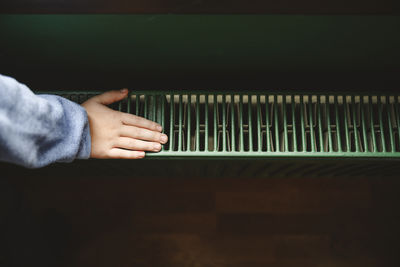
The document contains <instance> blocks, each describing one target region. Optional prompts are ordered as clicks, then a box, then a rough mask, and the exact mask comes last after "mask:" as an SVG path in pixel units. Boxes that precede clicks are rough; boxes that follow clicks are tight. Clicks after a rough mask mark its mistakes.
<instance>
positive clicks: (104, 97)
mask: <svg viewBox="0 0 400 267" xmlns="http://www.w3.org/2000/svg"><path fill="white" fill-rule="evenodd" d="M127 93H128V89H121V90H113V91H108V92H105V93H103V94H101V95H98V96H96V97H94V99H93V100H95V101H96V102H97V103H100V104H103V105H109V104H112V103H114V102H117V101H119V100H122V99H124V98H125V97H126V95H127Z"/></svg>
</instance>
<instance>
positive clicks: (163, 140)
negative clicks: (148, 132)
mask: <svg viewBox="0 0 400 267" xmlns="http://www.w3.org/2000/svg"><path fill="white" fill-rule="evenodd" d="M160 140H161V142H162V143H166V142H167V141H168V136H167V135H165V134H162V135H161V137H160Z"/></svg>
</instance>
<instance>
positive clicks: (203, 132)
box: [55, 90, 400, 158]
mask: <svg viewBox="0 0 400 267" xmlns="http://www.w3.org/2000/svg"><path fill="white" fill-rule="evenodd" d="M55 93H56V94H59V95H61V96H63V97H66V98H68V99H71V100H73V101H76V102H78V103H81V102H83V101H85V100H87V99H88V98H89V97H91V96H93V95H95V94H96V93H95V92H83V91H82V92H62V91H57V92H55ZM112 108H114V109H116V110H119V111H122V112H128V113H131V114H135V115H138V116H142V117H145V118H147V119H150V120H153V121H157V122H158V123H160V124H161V125H162V126H163V128H164V132H165V133H166V134H167V135H168V136H169V138H170V140H169V142H168V143H167V144H165V145H164V146H163V148H162V151H161V152H159V153H148V156H149V157H168V158H176V157H198V158H200V157H220V158H231V157H256V158H257V157H259V158H267V157H269V158H271V157H332V158H334V157H360V158H364V157H369V158H376V157H383V158H400V135H399V132H400V111H399V96H397V95H377V94H360V95H354V94H337V93H336V94H329V93H324V94H313V93H299V92H293V93H288V92H287V91H285V93H282V92H280V93H279V92H270V91H257V92H250V91H246V92H237V91H201V90H196V91H184V90H181V91H172V92H166V91H149V90H146V91H133V92H130V94H129V97H128V98H126V99H125V100H123V101H121V102H119V103H117V104H114V105H113V106H112Z"/></svg>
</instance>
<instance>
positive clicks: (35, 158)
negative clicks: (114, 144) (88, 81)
mask: <svg viewBox="0 0 400 267" xmlns="http://www.w3.org/2000/svg"><path fill="white" fill-rule="evenodd" d="M90 142H91V140H90V131H89V124H88V119H87V114H86V111H85V109H84V108H82V107H81V106H79V105H78V104H75V103H73V102H71V101H69V100H67V99H64V98H61V97H58V96H52V95H35V94H33V93H32V92H31V91H30V90H29V88H27V87H26V86H25V85H23V84H20V83H18V82H17V81H15V80H14V79H11V78H8V77H5V76H0V160H1V161H7V162H13V163H16V164H19V165H23V166H26V167H30V168H37V167H42V166H45V165H48V164H50V163H53V162H56V161H63V162H70V161H72V160H74V159H75V158H88V157H89V155H90Z"/></svg>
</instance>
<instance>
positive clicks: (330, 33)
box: [0, 15, 400, 89]
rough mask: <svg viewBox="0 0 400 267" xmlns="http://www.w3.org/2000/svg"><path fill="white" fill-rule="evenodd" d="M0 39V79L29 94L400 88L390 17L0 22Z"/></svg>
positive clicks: (399, 53) (397, 22)
mask: <svg viewBox="0 0 400 267" xmlns="http://www.w3.org/2000/svg"><path fill="white" fill-rule="evenodd" d="M0 30H1V37H0V38H1V42H0V53H1V54H0V60H1V61H0V73H5V74H10V75H13V76H17V78H18V79H20V80H22V81H24V82H27V83H29V84H32V85H33V86H35V87H40V88H35V89H57V88H64V89H65V88H67V89H68V88H75V89H79V86H84V87H86V88H87V89H92V88H91V87H92V86H93V87H100V89H103V88H104V89H107V88H109V87H113V86H116V87H118V86H128V87H135V86H137V85H139V86H146V85H150V86H160V87H162V84H163V82H164V84H165V86H170V87H173V86H174V85H179V82H180V81H186V84H185V86H190V84H193V86H194V87H196V86H213V81H219V83H218V82H216V83H215V85H217V86H220V85H221V84H224V83H223V82H224V81H225V84H226V85H227V86H229V82H228V81H231V82H232V81H235V80H238V81H239V80H240V81H243V84H244V85H245V84H246V82H248V83H249V84H251V83H252V82H254V81H255V80H257V81H260V84H261V85H263V84H265V85H266V86H269V85H273V86H279V85H280V84H281V85H282V86H296V81H297V83H298V85H299V86H303V87H304V86H307V83H309V84H310V85H312V84H313V82H314V83H315V85H318V86H324V85H325V86H327V87H329V86H331V85H335V84H336V83H338V81H340V83H342V84H343V85H344V86H345V85H346V84H345V83H346V81H348V82H350V84H351V83H357V81H360V80H363V82H361V81H360V84H362V83H365V84H370V83H369V82H368V80H371V79H372V80H374V81H375V80H376V81H375V82H379V81H382V79H383V80H385V79H386V83H387V84H386V85H389V83H390V82H391V84H390V85H394V86H396V84H397V85H399V84H398V83H397V80H396V79H397V77H396V76H400V17H396V16H301V15H1V16H0ZM397 71H398V72H397ZM396 73H399V75H396ZM49 75H50V76H51V77H50V78H48V79H47V78H46V77H48V76H49ZM374 75H375V76H376V77H375V78H374V77H372V76H374ZM372 80H371V82H373V81H372ZM201 81H207V83H205V84H202V83H201ZM268 81H270V84H268ZM280 82H281V83H280ZM234 84H235V83H234V82H232V85H234ZM182 85H184V84H183V83H182ZM338 86H339V84H338ZM382 86H385V82H384V81H382ZM93 89H94V88H93ZM97 89H99V88H97Z"/></svg>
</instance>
